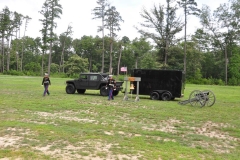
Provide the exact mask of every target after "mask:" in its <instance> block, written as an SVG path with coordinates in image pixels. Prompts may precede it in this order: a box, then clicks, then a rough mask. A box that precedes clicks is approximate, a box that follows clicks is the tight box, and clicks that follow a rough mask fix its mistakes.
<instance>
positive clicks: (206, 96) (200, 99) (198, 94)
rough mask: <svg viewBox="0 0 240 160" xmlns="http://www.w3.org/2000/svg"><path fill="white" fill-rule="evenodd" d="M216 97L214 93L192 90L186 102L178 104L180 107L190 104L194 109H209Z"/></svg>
mask: <svg viewBox="0 0 240 160" xmlns="http://www.w3.org/2000/svg"><path fill="white" fill-rule="evenodd" d="M215 101H216V97H215V95H214V93H213V92H212V91H210V90H204V91H200V90H194V91H192V92H191V93H190V95H189V99H188V100H183V101H180V102H178V104H180V105H186V104H188V103H190V104H191V105H192V106H196V107H204V106H207V107H211V106H213V105H214V103H215Z"/></svg>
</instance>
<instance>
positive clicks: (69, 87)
mask: <svg viewBox="0 0 240 160" xmlns="http://www.w3.org/2000/svg"><path fill="white" fill-rule="evenodd" d="M66 92H67V94H74V93H75V92H76V88H75V87H74V85H73V84H68V85H67V86H66Z"/></svg>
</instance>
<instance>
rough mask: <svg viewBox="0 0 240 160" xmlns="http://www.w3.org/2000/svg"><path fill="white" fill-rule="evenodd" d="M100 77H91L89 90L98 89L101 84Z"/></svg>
mask: <svg viewBox="0 0 240 160" xmlns="http://www.w3.org/2000/svg"><path fill="white" fill-rule="evenodd" d="M99 81H100V80H99V76H98V75H89V82H88V88H89V89H98V84H99Z"/></svg>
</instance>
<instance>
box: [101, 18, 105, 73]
mask: <svg viewBox="0 0 240 160" xmlns="http://www.w3.org/2000/svg"><path fill="white" fill-rule="evenodd" d="M104 42H105V40H104V18H103V19H102V43H103V49H102V69H101V72H102V73H104V53H105V47H104V45H105V44H104Z"/></svg>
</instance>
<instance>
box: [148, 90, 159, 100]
mask: <svg viewBox="0 0 240 160" xmlns="http://www.w3.org/2000/svg"><path fill="white" fill-rule="evenodd" d="M150 98H151V99H152V100H159V93H158V92H152V93H151V95H150Z"/></svg>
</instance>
